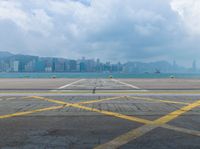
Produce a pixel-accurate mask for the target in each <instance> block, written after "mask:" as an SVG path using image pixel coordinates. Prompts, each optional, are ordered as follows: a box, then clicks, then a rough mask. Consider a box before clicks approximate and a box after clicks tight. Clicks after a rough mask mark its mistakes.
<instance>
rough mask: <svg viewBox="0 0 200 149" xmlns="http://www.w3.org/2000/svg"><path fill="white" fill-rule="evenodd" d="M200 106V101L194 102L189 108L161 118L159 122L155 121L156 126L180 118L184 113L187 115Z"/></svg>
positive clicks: (186, 107) (183, 108)
mask: <svg viewBox="0 0 200 149" xmlns="http://www.w3.org/2000/svg"><path fill="white" fill-rule="evenodd" d="M198 106H200V100H198V101H196V102H193V103H191V104H189V105H187V106H184V107H182V108H181V109H179V110H176V111H174V112H171V113H169V114H167V115H166V116H163V117H161V118H159V119H158V120H155V121H154V124H156V125H162V124H165V123H167V122H169V121H171V120H173V119H175V118H177V117H178V116H180V115H182V114H184V113H186V112H188V111H190V110H191V109H194V108H196V107H198Z"/></svg>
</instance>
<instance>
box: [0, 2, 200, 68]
mask: <svg viewBox="0 0 200 149" xmlns="http://www.w3.org/2000/svg"><path fill="white" fill-rule="evenodd" d="M199 10H200V1H198V0H162V1H161V0H151V1H149V0H140V1H136V0H123V1H121V0H1V1H0V41H1V44H0V51H8V52H11V53H14V54H21V53H22V54H27V55H38V56H45V57H46V56H50V57H52V56H53V57H63V58H67V59H80V58H81V57H87V58H90V59H91V58H100V59H101V60H102V61H104V62H106V61H111V62H118V61H119V60H120V61H121V62H127V61H142V62H150V61H160V60H162V61H163V60H167V61H170V62H172V61H173V60H176V61H177V62H179V63H181V64H182V65H184V66H188V67H190V66H191V63H192V61H193V60H197V62H198V59H199V58H200V44H199V42H200V28H199V26H200V11H199Z"/></svg>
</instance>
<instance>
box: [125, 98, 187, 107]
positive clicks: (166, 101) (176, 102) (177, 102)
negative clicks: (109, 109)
mask: <svg viewBox="0 0 200 149" xmlns="http://www.w3.org/2000/svg"><path fill="white" fill-rule="evenodd" d="M129 98H132V99H142V100H148V101H155V102H165V103H173V104H183V105H188V104H190V103H185V102H179V101H171V100H161V99H152V98H147V97H132V96H129Z"/></svg>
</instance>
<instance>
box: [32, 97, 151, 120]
mask: <svg viewBox="0 0 200 149" xmlns="http://www.w3.org/2000/svg"><path fill="white" fill-rule="evenodd" d="M32 98H36V99H41V100H46V101H49V102H53V103H59V104H63V105H68V106H71V107H75V108H79V109H83V110H87V111H91V112H97V113H101V114H105V115H109V116H114V117H118V118H122V119H125V120H129V121H134V122H139V123H145V124H149V123H151V121H149V120H145V119H141V118H137V117H133V116H127V115H123V114H120V113H115V112H110V111H104V110H99V109H95V108H90V107H85V106H81V105H79V103H77V104H74V103H72V104H71V103H68V102H60V101H59V102H58V101H57V100H53V99H49V98H44V97H38V96H32ZM110 100H111V99H110ZM94 102H95V101H94ZM82 104H83V103H82Z"/></svg>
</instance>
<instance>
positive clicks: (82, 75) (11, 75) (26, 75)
mask: <svg viewBox="0 0 200 149" xmlns="http://www.w3.org/2000/svg"><path fill="white" fill-rule="evenodd" d="M110 75H111V76H112V77H113V78H138V79H140V78H141V79H143V78H144V79H145V78H147V79H148V78H149V79H158V78H171V76H173V77H174V78H180V79H182V78H186V79H190V78H191V79H200V73H160V74H154V73H96V72H94V73H87V72H83V73H80V72H69V73H66V72H61V73H53V72H51V73H47V72H42V73H38V72H34V73H29V72H25V73H13V72H12V73H6V72H1V73H0V78H109V76H110Z"/></svg>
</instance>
